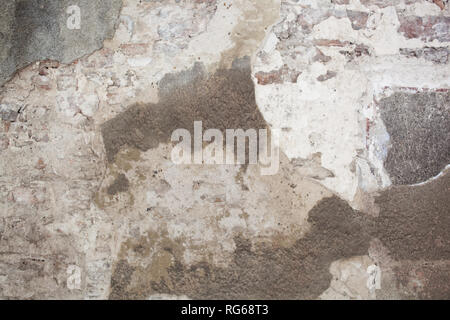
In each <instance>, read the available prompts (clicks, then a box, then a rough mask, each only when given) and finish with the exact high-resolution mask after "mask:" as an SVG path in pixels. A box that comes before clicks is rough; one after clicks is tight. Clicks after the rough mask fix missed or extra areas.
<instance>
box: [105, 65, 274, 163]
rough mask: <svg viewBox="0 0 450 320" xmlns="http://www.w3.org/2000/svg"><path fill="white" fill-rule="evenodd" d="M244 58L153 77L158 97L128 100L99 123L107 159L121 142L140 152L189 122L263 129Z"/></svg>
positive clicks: (167, 139)
mask: <svg viewBox="0 0 450 320" xmlns="http://www.w3.org/2000/svg"><path fill="white" fill-rule="evenodd" d="M250 72H251V69H250V61H249V59H248V58H242V59H238V60H236V61H235V62H234V63H233V66H232V68H231V69H220V70H217V71H216V72H215V73H214V74H212V75H208V74H207V73H206V72H205V70H204V67H203V65H202V64H201V63H195V65H194V66H193V68H192V69H189V70H187V71H183V72H179V73H175V74H167V75H165V76H164V78H163V79H161V81H160V82H159V92H160V102H159V103H157V104H148V105H134V106H131V107H130V108H128V109H127V110H126V111H125V112H123V113H121V114H119V115H118V116H116V117H115V118H113V119H111V120H109V121H107V122H105V123H104V124H103V125H102V136H103V142H104V145H105V150H106V155H107V158H108V161H109V162H113V161H114V157H115V155H116V154H117V153H118V152H119V150H120V148H122V147H124V146H128V147H135V148H137V149H139V150H141V151H146V150H148V149H150V148H155V147H157V146H158V144H159V143H168V142H170V137H171V135H172V132H173V131H174V130H176V129H179V128H184V129H187V130H189V131H190V132H191V135H192V133H193V127H194V121H202V122H203V123H202V126H203V130H207V129H210V128H215V129H219V130H221V131H222V132H225V129H238V128H241V129H243V130H247V129H250V128H253V129H262V128H266V122H265V120H264V118H263V116H262V115H261V113H260V112H259V109H258V107H257V105H256V102H255V90H254V85H253V82H252V79H251V75H250Z"/></svg>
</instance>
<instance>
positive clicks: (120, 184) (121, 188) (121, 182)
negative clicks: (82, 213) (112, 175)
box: [106, 173, 130, 195]
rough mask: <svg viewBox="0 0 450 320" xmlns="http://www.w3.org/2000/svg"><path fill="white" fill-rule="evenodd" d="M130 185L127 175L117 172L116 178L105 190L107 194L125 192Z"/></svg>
mask: <svg viewBox="0 0 450 320" xmlns="http://www.w3.org/2000/svg"><path fill="white" fill-rule="evenodd" d="M129 187H130V182H129V181H128V179H127V176H126V175H124V174H123V173H121V174H119V175H118V176H117V178H116V179H115V180H114V181H113V183H111V185H110V186H109V187H108V189H107V190H106V192H107V193H108V194H109V195H115V194H117V193H119V192H125V191H127V190H128V188H129Z"/></svg>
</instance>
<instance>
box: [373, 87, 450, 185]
mask: <svg viewBox="0 0 450 320" xmlns="http://www.w3.org/2000/svg"><path fill="white" fill-rule="evenodd" d="M378 105H379V109H380V112H381V117H382V120H383V122H384V124H385V125H386V129H387V131H388V133H389V136H390V148H389V151H388V154H387V157H386V159H385V161H384V166H385V168H386V170H387V171H388V173H389V176H390V178H391V180H392V182H393V183H394V184H414V183H419V182H423V181H426V180H428V179H430V178H432V177H434V176H436V175H437V174H439V173H440V172H441V171H442V170H443V169H444V168H445V166H446V165H447V164H448V163H450V136H449V134H448V128H450V91H448V90H445V91H444V92H422V93H402V92H396V93H394V94H392V95H391V96H389V97H387V98H384V99H381V100H380V101H379V104H378Z"/></svg>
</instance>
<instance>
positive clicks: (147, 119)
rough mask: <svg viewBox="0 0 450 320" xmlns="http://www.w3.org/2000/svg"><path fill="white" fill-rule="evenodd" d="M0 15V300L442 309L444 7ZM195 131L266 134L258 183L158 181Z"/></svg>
mask: <svg viewBox="0 0 450 320" xmlns="http://www.w3.org/2000/svg"><path fill="white" fill-rule="evenodd" d="M44 2H45V4H44ZM73 4H76V5H78V6H79V7H80V9H81V21H80V27H81V28H80V29H77V30H71V29H67V26H66V19H67V18H68V16H69V15H68V14H67V13H66V6H69V5H73ZM0 18H1V19H0V42H1V43H2V46H1V48H0V63H1V64H0V84H3V85H2V87H1V88H0V116H1V118H2V121H1V125H0V152H1V153H0V297H1V298H7V299H8V298H31V299H35V298H86V299H106V298H113V299H150V298H161V297H162V298H176V297H184V298H186V297H187V298H200V299H211V298H227V299H233V298H244V299H245V298H252V299H259V298H261V299H279V298H281V299H283V298H284V299H393V298H400V299H417V298H419V299H427V298H444V299H448V298H450V281H449V280H450V279H449V274H450V209H449V208H450V203H449V199H450V181H449V179H450V172H449V169H448V168H447V166H448V164H449V163H450V135H449V128H450V122H449V121H450V120H449V119H450V91H449V90H450V67H449V64H450V62H449V52H450V51H449V48H450V47H449V46H450V9H449V5H448V3H447V2H446V1H427V0H419V1H412V0H391V1H388V0H385V1H384V0H383V1H382V0H334V1H332V0H318V1H309V0H297V1H293V0H292V1H287V0H284V1H279V0H235V1H215V0H204V1H202V0H186V1H183V0H176V1H175V0H173V1H172V0H162V1H150V0H146V1H138V0H123V1H122V2H121V1H106V2H105V1H82V0H79V1H20V0H16V1H7V2H6V5H5V6H3V7H2V9H0ZM25 21H26V22H25ZM19 29H21V30H22V29H23V30H22V32H18V30H19ZM8 79H9V80H8ZM198 120H202V121H203V127H204V129H208V128H217V129H219V130H222V131H223V130H225V129H227V128H231V129H235V128H242V129H247V128H255V129H257V128H269V129H276V128H279V129H281V137H280V145H279V147H280V168H279V171H278V173H277V174H275V175H261V174H260V170H259V167H258V165H253V164H245V165H195V164H192V165H176V164H174V163H173V162H172V161H171V149H172V143H171V142H170V137H171V133H172V132H173V130H175V129H177V128H186V129H188V130H192V128H193V122H194V121H198ZM74 270H75V271H74ZM78 271H79V273H77V272H78ZM78 275H79V276H80V277H79V279H80V282H79V283H78V282H77V281H76V279H77V276H78ZM74 279H75V280H74Z"/></svg>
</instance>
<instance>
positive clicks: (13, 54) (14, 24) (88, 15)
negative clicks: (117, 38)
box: [0, 0, 122, 85]
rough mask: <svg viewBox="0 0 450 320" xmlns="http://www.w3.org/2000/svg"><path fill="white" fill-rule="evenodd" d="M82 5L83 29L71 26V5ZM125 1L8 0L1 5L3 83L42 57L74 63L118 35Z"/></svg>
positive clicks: (0, 76) (0, 71)
mask: <svg viewBox="0 0 450 320" xmlns="http://www.w3.org/2000/svg"><path fill="white" fill-rule="evenodd" d="M74 5H77V6H78V7H79V8H80V14H81V20H80V29H69V28H68V26H67V20H68V19H69V17H70V16H71V14H70V13H67V11H66V10H67V8H69V7H70V6H74ZM121 6H122V1H121V0H107V1H91V0H46V1H44V0H6V1H3V2H2V5H1V7H0V44H1V46H0V48H1V49H0V85H3V84H4V83H5V82H6V81H7V80H8V79H9V78H10V77H11V75H12V74H13V73H14V72H15V71H16V70H18V69H21V68H23V67H25V66H27V65H28V64H30V63H32V62H35V61H39V60H47V59H49V60H57V61H59V62H62V63H70V62H72V61H74V60H75V59H77V58H80V57H82V56H84V55H86V54H90V53H92V52H94V51H95V50H98V49H100V48H101V47H102V46H103V40H105V39H106V38H111V37H112V36H113V35H114V30H115V24H116V22H117V21H118V16H119V12H120V9H121Z"/></svg>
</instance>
